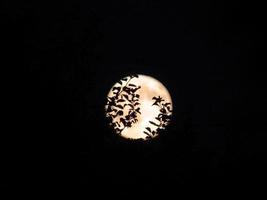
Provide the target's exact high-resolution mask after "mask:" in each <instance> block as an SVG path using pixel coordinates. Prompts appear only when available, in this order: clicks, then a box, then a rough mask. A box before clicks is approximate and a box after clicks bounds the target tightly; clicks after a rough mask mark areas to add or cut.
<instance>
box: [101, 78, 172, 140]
mask: <svg viewBox="0 0 267 200" xmlns="http://www.w3.org/2000/svg"><path fill="white" fill-rule="evenodd" d="M172 108H173V105H172V99H171V96H170V94H169V92H168V90H167V89H166V87H165V86H164V85H163V84H162V83H161V82H159V81H158V80H156V79H155V78H152V77H150V76H146V75H131V76H127V77H124V78H122V79H121V80H119V81H118V82H117V83H115V84H114V86H113V87H112V88H111V90H110V91H109V93H108V95H107V104H106V106H105V111H106V117H108V118H109V122H110V126H111V127H112V128H113V129H114V130H115V132H116V133H117V134H119V135H121V136H122V137H124V138H127V139H144V140H147V139H152V138H155V137H157V136H158V135H159V131H160V130H161V129H165V127H166V126H167V125H168V124H169V122H170V117H171V115H172Z"/></svg>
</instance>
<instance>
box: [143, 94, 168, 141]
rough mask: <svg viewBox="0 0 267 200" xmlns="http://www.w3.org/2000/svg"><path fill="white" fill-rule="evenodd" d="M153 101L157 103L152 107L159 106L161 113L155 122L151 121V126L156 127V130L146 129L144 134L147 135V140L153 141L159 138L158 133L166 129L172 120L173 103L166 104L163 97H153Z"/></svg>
mask: <svg viewBox="0 0 267 200" xmlns="http://www.w3.org/2000/svg"><path fill="white" fill-rule="evenodd" d="M152 100H154V101H155V102H154V103H153V104H152V106H158V107H159V109H160V113H159V114H158V116H157V117H155V120H154V121H149V123H150V124H152V125H153V126H155V127H156V130H152V129H151V128H150V127H146V130H145V131H144V133H145V134H146V135H147V136H146V139H151V138H153V137H155V136H157V133H159V131H160V130H161V129H164V128H165V127H166V126H167V125H168V124H169V123H170V120H171V115H172V110H171V103H169V102H166V101H165V100H164V99H163V98H162V97H160V96H158V97H153V98H152Z"/></svg>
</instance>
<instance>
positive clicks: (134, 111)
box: [106, 75, 141, 134]
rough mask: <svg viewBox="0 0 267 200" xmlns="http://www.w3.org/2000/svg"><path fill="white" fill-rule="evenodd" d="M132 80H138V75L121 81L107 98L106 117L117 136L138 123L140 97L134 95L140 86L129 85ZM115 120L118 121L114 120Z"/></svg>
mask: <svg viewBox="0 0 267 200" xmlns="http://www.w3.org/2000/svg"><path fill="white" fill-rule="evenodd" d="M133 78H138V75H131V76H129V77H126V78H123V79H121V80H120V81H119V82H118V84H117V85H119V86H116V87H115V86H114V87H113V88H112V94H113V96H110V97H107V105H106V112H107V114H106V116H107V117H108V119H109V120H110V122H109V124H110V125H111V126H112V127H113V128H114V129H115V131H116V133H118V134H121V132H122V131H123V130H124V129H125V128H126V127H132V125H133V124H135V123H136V122H137V121H138V119H137V115H140V114H141V112H140V102H139V99H140V95H139V94H136V93H137V91H138V90H139V89H140V88H141V86H137V85H135V84H131V83H130V82H131V80H132V79H133ZM124 112H127V114H126V113H124ZM125 114H126V115H125ZM117 118H119V120H118V121H117V120H115V119H117Z"/></svg>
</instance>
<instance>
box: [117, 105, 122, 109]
mask: <svg viewBox="0 0 267 200" xmlns="http://www.w3.org/2000/svg"><path fill="white" fill-rule="evenodd" d="M115 107H118V108H120V109H123V106H122V105H115Z"/></svg>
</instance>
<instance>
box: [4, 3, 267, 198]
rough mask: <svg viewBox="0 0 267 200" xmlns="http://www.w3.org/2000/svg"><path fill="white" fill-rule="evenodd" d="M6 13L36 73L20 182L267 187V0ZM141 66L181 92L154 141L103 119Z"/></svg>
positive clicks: (24, 8) (10, 9) (27, 91)
mask: <svg viewBox="0 0 267 200" xmlns="http://www.w3.org/2000/svg"><path fill="white" fill-rule="evenodd" d="M6 11H7V12H6V13H7V14H8V17H9V19H10V20H11V21H12V22H15V23H16V24H19V28H18V31H19V32H20V33H21V35H22V36H23V42H24V51H23V53H24V61H25V63H26V66H27V68H28V69H29V71H28V72H29V73H28V75H29V78H26V82H27V83H26V87H25V88H24V95H23V97H22V99H24V100H25V104H24V107H23V108H25V113H26V115H27V117H25V116H24V117H23V118H24V119H25V121H27V123H24V128H25V129H26V130H27V132H28V133H31V134H30V135H31V136H30V137H29V140H30V143H31V148H30V149H29V154H28V155H27V157H28V159H27V160H25V161H24V162H23V163H24V164H23V165H24V166H26V168H27V172H28V173H27V175H25V174H24V171H23V170H19V174H20V173H21V174H23V175H22V177H21V179H20V181H21V182H23V179H27V180H29V181H30V182H31V183H33V184H39V183H44V184H47V185H54V184H55V185H63V184H68V185H70V184H74V185H79V184H84V185H87V184H88V185H89V184H91V185H93V186H94V187H96V188H102V189H103V188H104V189H108V188H114V189H116V190H118V191H124V192H129V193H130V192H132V191H130V190H131V188H138V191H152V190H155V188H156V190H158V191H167V190H168V191H169V190H172V191H174V192H175V191H176V190H177V189H178V188H181V187H190V188H194V187H196V188H198V187H206V188H224V189H225V190H228V189H230V188H236V187H239V186H241V187H243V188H244V187H245V188H247V187H248V188H250V187H252V186H256V187H257V188H259V187H262V186H264V185H265V184H264V183H263V184H262V183H261V182H262V181H263V182H266V181H265V179H266V175H265V170H266V164H265V161H266V154H265V151H266V144H265V140H264V139H265V138H266V136H265V134H266V123H264V122H265V120H264V118H263V117H261V113H263V112H264V111H265V107H264V104H265V98H264V92H265V90H264V84H263V80H264V75H263V71H261V70H260V69H259V66H264V64H263V62H262V61H263V60H262V59H260V58H261V56H263V46H264V39H265V38H264V33H263V28H264V23H263V12H264V11H263V7H262V6H260V5H255V4H253V5H252V4H249V3H245V2H243V1H231V2H223V1H205V2H203V1H192V0H188V1H176V3H175V2H167V1H161V2H159V1H125V0H124V1H82V0H81V1H72V2H70V1H64V2H62V3H59V2H57V3H55V2H54V3H53V4H49V3H40V2H39V1H38V2H32V3H24V2H21V3H20V4H17V5H14V4H12V2H10V3H7V4H6ZM133 73H140V74H147V75H151V76H153V77H155V78H157V79H158V80H160V81H161V82H162V83H163V84H164V85H165V86H166V87H167V88H168V90H169V91H170V93H171V95H172V98H173V103H174V116H173V119H172V124H171V125H170V126H169V127H168V129H167V130H166V132H165V134H164V135H163V136H162V137H160V138H158V139H156V140H154V141H151V142H148V143H142V142H136V143H134V142H130V141H126V140H124V139H122V138H119V137H117V136H116V135H114V134H113V132H112V131H111V130H110V129H109V128H108V127H107V124H106V121H105V118H104V105H105V101H106V99H105V98H106V94H107V92H108V91H109V89H110V88H111V86H112V85H113V84H114V83H115V82H116V81H118V80H119V79H120V78H122V77H124V76H126V75H129V74H133ZM88 188H90V189H92V187H88ZM157 188H158V189H157ZM163 188H168V189H166V190H165V189H163Z"/></svg>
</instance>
